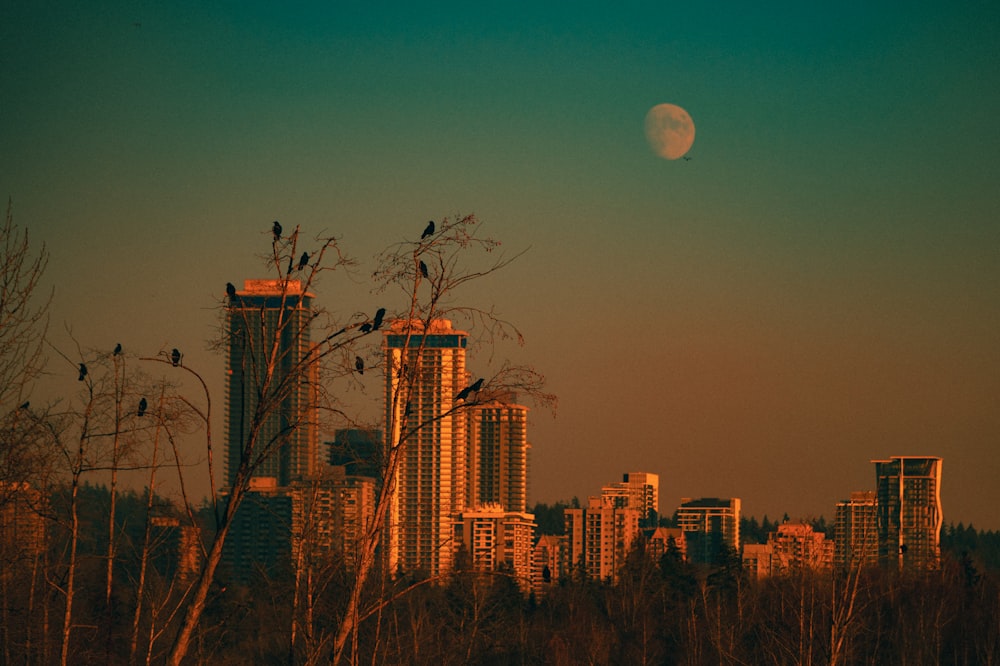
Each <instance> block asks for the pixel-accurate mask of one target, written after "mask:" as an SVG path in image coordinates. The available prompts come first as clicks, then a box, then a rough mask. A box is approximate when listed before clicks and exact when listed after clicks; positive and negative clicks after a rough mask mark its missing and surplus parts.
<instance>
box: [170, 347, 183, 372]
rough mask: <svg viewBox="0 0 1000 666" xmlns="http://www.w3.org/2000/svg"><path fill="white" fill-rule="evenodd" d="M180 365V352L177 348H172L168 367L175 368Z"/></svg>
mask: <svg viewBox="0 0 1000 666" xmlns="http://www.w3.org/2000/svg"><path fill="white" fill-rule="evenodd" d="M180 364H181V352H180V350H179V349H177V347H174V348H173V350H172V351H171V352H170V365H172V366H174V367H175V368H176V367H177V366H178V365H180Z"/></svg>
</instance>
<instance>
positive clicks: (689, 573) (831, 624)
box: [0, 485, 1000, 664]
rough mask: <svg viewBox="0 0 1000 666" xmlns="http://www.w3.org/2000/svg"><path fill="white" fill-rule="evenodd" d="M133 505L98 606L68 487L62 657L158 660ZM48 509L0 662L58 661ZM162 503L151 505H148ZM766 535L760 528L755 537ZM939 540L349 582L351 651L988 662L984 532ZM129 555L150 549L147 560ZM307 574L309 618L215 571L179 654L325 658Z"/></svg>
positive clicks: (280, 596)
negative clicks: (67, 621)
mask: <svg viewBox="0 0 1000 666" xmlns="http://www.w3.org/2000/svg"><path fill="white" fill-rule="evenodd" d="M148 499H149V496H148V495H147V494H145V493H134V492H125V493H119V495H118V496H117V502H116V504H117V512H116V520H115V522H116V526H115V530H114V534H115V535H116V537H115V538H116V540H117V542H118V543H117V548H116V549H115V551H114V552H115V553H116V556H115V561H114V576H113V580H112V582H113V587H112V589H111V595H110V597H109V598H106V597H105V584H106V578H105V577H106V569H105V564H106V561H107V559H106V553H107V552H108V549H107V539H108V535H109V533H110V532H109V530H108V529H107V520H108V516H109V514H108V509H109V507H110V504H111V502H110V493H109V491H108V490H107V489H106V488H103V487H93V486H89V485H83V486H81V487H80V488H79V496H78V500H79V507H80V509H81V510H80V512H79V528H80V529H79V534H80V539H79V543H78V544H77V549H78V550H77V554H78V559H77V562H78V566H77V570H76V571H75V575H76V577H77V583H76V589H78V590H79V593H78V594H77V597H76V599H75V604H76V610H75V611H74V617H75V618H76V625H75V626H74V631H73V634H72V636H73V639H72V650H71V654H72V655H73V659H72V660H71V661H72V662H73V663H108V664H129V663H139V662H142V663H160V662H162V660H163V658H164V655H165V650H166V649H167V645H168V644H169V643H170V640H171V639H172V634H173V632H175V631H176V628H177V624H178V616H179V612H180V609H182V608H183V606H184V604H185V591H184V585H183V584H182V582H181V581H180V580H179V579H178V578H177V576H176V575H175V574H176V561H175V560H174V559H173V558H171V557H170V556H169V552H168V550H169V549H168V548H167V547H166V545H165V544H163V543H156V542H153V541H150V540H149V539H148V537H147V531H146V523H147V521H146V516H147V515H149V511H150V509H149V503H148ZM54 500H55V501H54V502H53V503H52V505H51V507H50V511H49V513H48V515H47V516H46V520H47V521H48V530H47V532H48V534H49V540H48V546H49V547H48V549H47V550H46V551H45V552H44V553H38V554H36V555H35V556H27V555H26V554H25V553H23V552H22V553H20V557H17V555H18V552H17V551H16V549H12V548H9V547H6V548H5V549H4V551H3V555H4V557H5V560H4V562H3V566H2V568H0V571H2V572H3V573H2V576H0V578H2V588H0V592H2V600H3V604H2V605H3V608H2V611H3V614H2V617H0V623H2V633H0V638H2V641H3V651H2V654H0V658H2V660H3V662H4V663H10V664H15V663H42V664H44V663H51V662H54V661H56V660H57V657H58V653H59V649H58V646H59V643H60V640H61V632H62V629H63V628H62V626H61V625H60V623H59V621H58V620H59V618H60V617H61V616H62V612H63V608H64V604H65V603H66V600H65V595H63V594H60V592H59V591H60V590H61V589H65V578H66V576H67V575H69V567H68V562H69V559H68V555H69V549H68V546H69V538H68V537H69V534H70V533H69V531H68V529H67V526H68V521H67V518H68V516H67V514H66V511H65V500H66V497H65V496H62V498H61V499H60V496H56V497H55V498H54ZM154 500H155V498H154ZM569 505H571V504H569ZM536 509H540V510H539V511H538V514H537V515H538V517H539V524H540V525H545V527H542V528H541V529H543V530H548V529H549V527H548V526H549V525H551V526H552V529H558V522H559V521H557V520H556V517H557V514H558V513H560V512H561V509H558V510H555V509H553V508H552V507H546V506H544V505H539V506H537V507H536ZM174 510H175V509H174V507H172V506H171V505H170V504H169V503H167V502H164V501H161V500H155V501H154V502H153V508H152V510H151V511H152V513H155V514H158V515H168V514H169V513H170V512H171V511H174ZM205 518H206V519H209V518H208V517H207V516H205ZM755 523H756V521H754V520H753V519H750V520H748V521H746V523H745V524H746V525H754V524H755ZM773 525H774V523H772V522H770V521H769V520H767V519H765V520H763V521H761V522H760V524H759V526H758V527H759V528H760V529H763V528H764V527H765V526H773ZM747 532H748V537H749V535H750V530H748V531H747ZM943 541H944V542H945V548H944V555H943V557H942V566H941V567H940V569H938V570H935V571H928V572H925V573H921V574H908V575H901V574H899V573H897V572H892V571H885V570H881V569H872V570H864V571H852V572H843V573H841V574H838V575H836V576H834V575H829V574H824V575H820V574H814V573H810V572H805V571H803V572H798V573H796V574H794V575H790V576H783V577H775V578H770V579H764V580H761V581H754V580H751V579H750V578H748V577H747V576H746V575H745V574H744V573H743V571H742V570H741V567H740V564H739V559H738V558H737V557H735V553H733V554H732V555H731V556H730V557H729V558H723V560H722V561H719V562H717V563H716V564H715V565H714V566H712V567H705V568H697V567H693V566H690V565H688V564H687V563H685V562H684V561H683V560H682V559H681V558H680V557H679V554H678V553H676V552H669V551H668V552H667V553H666V554H665V555H664V556H663V557H662V558H661V559H660V560H659V561H651V560H650V558H648V557H646V556H645V555H644V554H643V553H642V552H641V548H637V549H636V550H635V551H633V553H632V554H631V556H630V557H629V560H628V562H627V564H626V566H625V567H624V568H623V569H622V571H621V573H620V576H619V579H618V581H617V582H615V583H611V582H604V583H596V582H593V581H589V580H585V579H582V578H579V577H574V576H569V577H566V578H564V579H561V580H552V581H551V582H550V583H548V584H547V585H545V586H544V588H543V590H542V591H541V593H540V594H534V593H532V594H530V595H527V596H525V595H524V594H522V592H521V591H520V589H519V588H518V585H517V582H516V581H515V580H513V579H512V578H511V577H510V576H509V575H507V574H505V573H504V572H502V571H501V572H496V573H481V572H474V571H472V570H471V569H470V568H465V567H463V568H462V569H461V570H459V571H457V572H455V573H453V574H451V575H448V576H444V577H440V578H438V579H433V580H431V579H427V578H425V577H422V576H421V575H419V574H411V575H403V576H397V577H393V578H392V579H388V578H384V577H380V576H378V575H376V576H374V577H373V578H372V579H371V580H369V582H368V585H367V586H366V588H365V591H364V592H365V595H366V604H365V605H364V607H365V608H369V609H371V610H369V611H367V612H366V613H365V614H364V615H363V616H361V617H360V618H358V626H359V632H358V636H357V639H356V640H354V641H352V644H351V646H350V655H349V656H351V657H352V661H354V662H355V663H359V662H363V663H379V664H425V663H426V664H469V663H479V664H491V663H493V664H510V663H523V664H578V663H596V664H704V663H722V664H836V663H850V664H855V663H870V664H884V663H919V664H929V663H948V664H990V663H1000V584H998V575H997V568H996V567H995V566H994V564H991V563H995V562H996V546H997V541H998V540H997V534H996V533H995V532H977V531H976V530H975V529H974V528H972V527H971V526H969V527H965V526H961V525H957V526H955V525H949V526H948V528H947V529H946V530H945V534H944V535H943ZM144 551H145V552H146V553H147V554H148V555H150V557H148V558H145V559H146V565H145V568H144V565H143V562H144V558H143V553H144ZM316 571H322V581H321V582H322V584H321V585H317V586H315V588H314V591H315V593H314V594H312V595H311V597H310V599H309V617H310V622H308V623H304V622H302V621H300V620H298V619H297V618H299V617H300V615H299V614H297V613H296V612H295V610H294V609H295V608H296V607H297V604H296V599H298V598H299V597H297V595H296V590H297V589H298V587H299V586H301V581H297V579H296V577H295V576H294V574H293V571H292V570H291V567H288V568H287V569H285V570H276V571H274V570H272V571H268V572H263V571H261V572H258V575H257V577H256V578H255V579H254V580H253V581H252V583H251V584H249V585H240V584H238V583H236V582H235V581H233V580H230V579H228V578H227V576H226V575H225V572H223V573H222V575H220V577H219V580H218V582H217V584H216V585H215V586H214V587H213V593H212V595H211V597H210V600H209V605H208V608H207V610H206V614H207V615H206V621H205V622H204V623H202V625H201V626H200V628H199V631H198V633H197V636H196V640H195V641H194V647H193V649H192V652H191V653H190V654H189V655H188V659H187V662H189V663H212V664H244V663H258V664H305V663H317V662H319V661H324V660H325V659H328V656H327V655H328V651H327V647H328V644H329V637H330V635H331V634H332V632H334V631H336V628H337V624H338V622H339V618H340V617H341V616H342V614H343V612H344V608H345V597H346V595H347V593H348V590H349V589H350V579H349V576H348V575H347V573H346V572H345V571H344V569H343V567H342V566H339V562H336V561H332V562H330V563H329V567H327V568H325V569H316ZM140 580H143V584H142V585H141V586H140V585H138V583H139V581H140ZM139 589H141V590H143V592H144V596H143V597H142V598H140V597H139V595H138V594H137V590H139ZM300 605H301V601H300V602H299V608H300Z"/></svg>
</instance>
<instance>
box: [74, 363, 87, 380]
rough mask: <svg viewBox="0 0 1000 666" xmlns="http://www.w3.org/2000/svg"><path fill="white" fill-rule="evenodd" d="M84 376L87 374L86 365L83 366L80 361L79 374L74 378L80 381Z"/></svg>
mask: <svg viewBox="0 0 1000 666" xmlns="http://www.w3.org/2000/svg"><path fill="white" fill-rule="evenodd" d="M86 376H87V366H85V365H84V364H83V363H81V364H80V376H79V377H77V378H76V379H77V381H81V382H82V381H83V378H84V377H86Z"/></svg>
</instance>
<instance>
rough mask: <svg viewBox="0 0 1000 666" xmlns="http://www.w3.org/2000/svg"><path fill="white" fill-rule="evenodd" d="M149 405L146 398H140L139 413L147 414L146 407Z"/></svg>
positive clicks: (140, 414)
mask: <svg viewBox="0 0 1000 666" xmlns="http://www.w3.org/2000/svg"><path fill="white" fill-rule="evenodd" d="M148 406H149V403H147V402H146V399H145V398H142V399H141V400H139V411H138V415H139V416H145V415H146V407H148Z"/></svg>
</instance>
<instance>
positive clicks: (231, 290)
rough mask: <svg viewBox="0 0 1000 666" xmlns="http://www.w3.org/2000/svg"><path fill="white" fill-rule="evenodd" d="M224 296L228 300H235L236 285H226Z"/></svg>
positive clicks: (228, 283) (230, 283) (229, 283)
mask: <svg viewBox="0 0 1000 666" xmlns="http://www.w3.org/2000/svg"><path fill="white" fill-rule="evenodd" d="M226 296H228V297H229V298H235V296H236V285H234V284H233V283H232V282H227V283H226Z"/></svg>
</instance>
